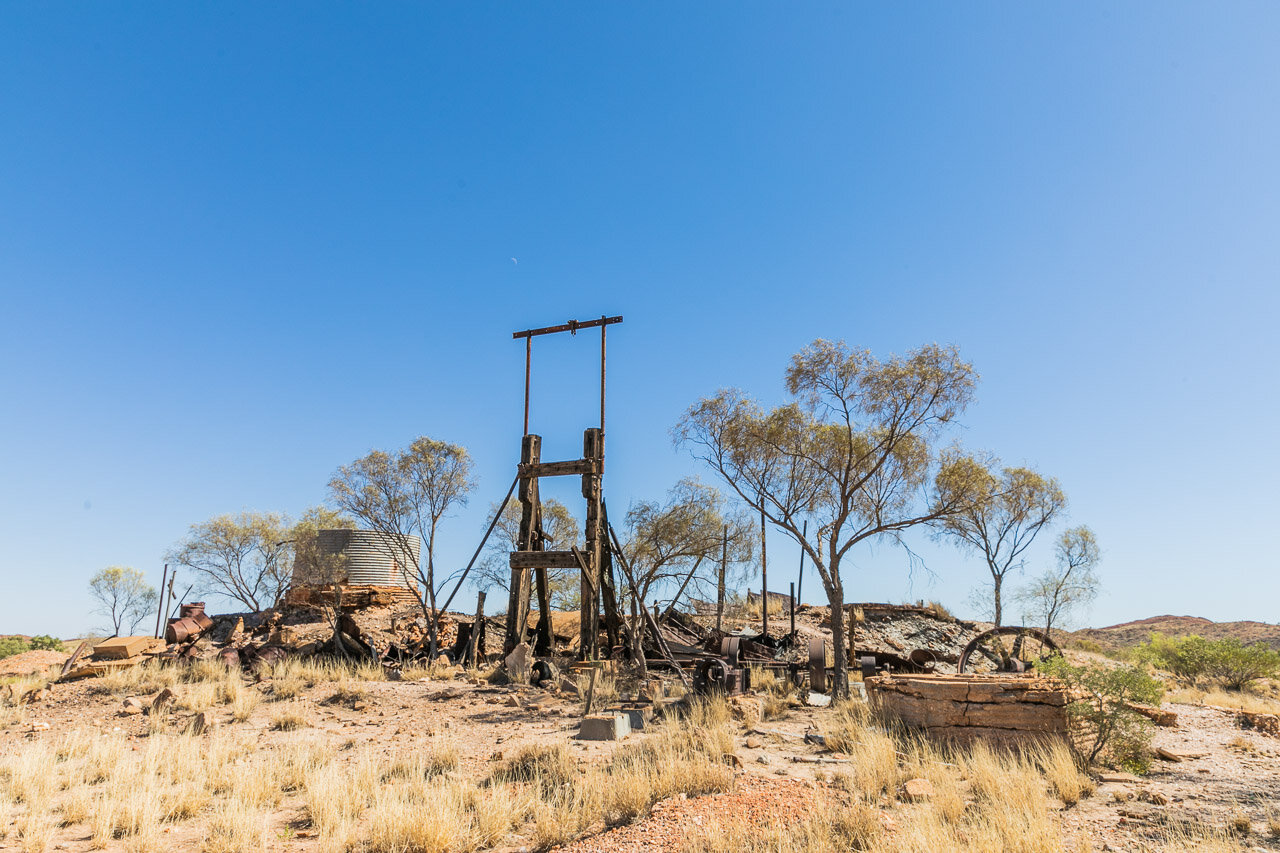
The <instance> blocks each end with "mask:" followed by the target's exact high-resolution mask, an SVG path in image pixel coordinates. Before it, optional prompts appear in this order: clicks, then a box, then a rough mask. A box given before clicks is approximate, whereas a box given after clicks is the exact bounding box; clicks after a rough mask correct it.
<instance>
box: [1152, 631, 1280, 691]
mask: <svg viewBox="0 0 1280 853" xmlns="http://www.w3.org/2000/svg"><path fill="white" fill-rule="evenodd" d="M1136 651H1137V657H1138V659H1139V660H1140V661H1142V662H1145V663H1150V664H1151V665H1153V666H1156V667H1159V668H1160V669H1164V670H1168V671H1169V672H1171V673H1173V675H1174V676H1175V677H1177V678H1179V679H1181V680H1182V681H1185V682H1187V683H1188V684H1195V683H1196V682H1198V681H1201V680H1204V679H1209V680H1216V681H1220V682H1221V683H1223V684H1225V685H1226V686H1227V687H1228V688H1230V689H1232V690H1243V689H1244V688H1245V687H1247V686H1249V685H1250V684H1252V683H1253V682H1255V681H1257V680H1259V679H1262V678H1273V677H1275V675H1276V674H1277V673H1280V652H1278V651H1276V650H1275V649H1272V648H1271V647H1270V646H1268V645H1267V644H1265V643H1254V644H1253V645H1251V646H1246V645H1245V644H1244V643H1242V642H1241V641H1240V640H1239V639H1237V638H1235V637H1224V638H1222V639H1220V640H1206V639H1205V638H1204V637H1197V636H1194V635H1192V636H1190V637H1178V638H1172V637H1166V636H1164V635H1163V634H1153V635H1152V637H1151V641H1150V642H1148V643H1145V644H1143V645H1141V646H1138V648H1137V650H1136Z"/></svg>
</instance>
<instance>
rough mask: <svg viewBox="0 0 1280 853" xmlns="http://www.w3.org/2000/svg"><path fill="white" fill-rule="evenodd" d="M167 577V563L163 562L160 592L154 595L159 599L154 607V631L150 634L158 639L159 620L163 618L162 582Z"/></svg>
mask: <svg viewBox="0 0 1280 853" xmlns="http://www.w3.org/2000/svg"><path fill="white" fill-rule="evenodd" d="M168 578H169V564H168V563H165V564H164V574H162V575H160V594H159V595H157V596H156V598H158V599H159V600H160V606H159V607H157V608H156V632H155V634H153V635H152V636H154V637H156V638H157V639H159V637H160V620H161V619H163V618H164V582H165V581H166V580H168Z"/></svg>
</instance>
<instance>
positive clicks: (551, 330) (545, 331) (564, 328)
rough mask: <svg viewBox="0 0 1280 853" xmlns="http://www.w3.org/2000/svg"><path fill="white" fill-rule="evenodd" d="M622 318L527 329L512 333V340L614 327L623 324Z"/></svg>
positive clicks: (571, 322)
mask: <svg viewBox="0 0 1280 853" xmlns="http://www.w3.org/2000/svg"><path fill="white" fill-rule="evenodd" d="M621 322H622V317H601V318H600V319H599V320H570V321H569V322H568V323H565V324H564V325H561V326H547V327H545V328H542V329H525V330H524V331H523V332H512V333H511V337H512V338H532V337H534V336H536V335H553V334H555V333H556V332H576V331H578V330H579V329H594V328H596V327H597V326H612V325H613V324H614V323H621Z"/></svg>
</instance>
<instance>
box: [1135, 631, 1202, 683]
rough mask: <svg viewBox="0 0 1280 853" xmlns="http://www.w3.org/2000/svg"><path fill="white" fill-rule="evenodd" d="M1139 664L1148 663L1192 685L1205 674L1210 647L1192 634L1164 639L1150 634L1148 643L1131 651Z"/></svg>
mask: <svg viewBox="0 0 1280 853" xmlns="http://www.w3.org/2000/svg"><path fill="white" fill-rule="evenodd" d="M1134 654H1135V657H1136V658H1137V660H1138V661H1139V662H1140V663H1149V664H1151V665H1152V666H1155V667H1158V668H1159V669H1163V670H1166V671H1167V672H1169V673H1171V674H1172V675H1173V677H1174V678H1177V679H1180V680H1182V681H1185V682H1186V683H1188V684H1194V683H1195V682H1196V681H1198V680H1199V679H1201V678H1203V677H1204V676H1205V675H1206V674H1207V673H1208V671H1209V661H1210V657H1211V649H1210V643H1209V641H1208V640H1206V639H1205V638H1204V637H1197V636H1195V635H1194V634H1193V635H1191V636H1190V637H1168V636H1165V635H1164V634H1159V633H1157V634H1152V635H1151V639H1150V641H1148V642H1146V643H1143V644H1142V645H1140V646H1138V647H1137V648H1136V649H1135V650H1134Z"/></svg>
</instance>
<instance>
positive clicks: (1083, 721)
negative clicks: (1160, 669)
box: [1040, 657, 1164, 773]
mask: <svg viewBox="0 0 1280 853" xmlns="http://www.w3.org/2000/svg"><path fill="white" fill-rule="evenodd" d="M1040 666H1041V671H1042V672H1044V673H1045V674H1046V675H1049V676H1051V677H1053V678H1057V679H1058V680H1060V681H1062V682H1063V683H1064V684H1066V686H1067V687H1068V688H1069V689H1071V690H1073V691H1079V692H1081V693H1083V694H1084V698H1082V699H1078V700H1076V701H1074V702H1072V703H1071V704H1070V705H1068V706H1067V713H1068V714H1070V716H1071V718H1072V719H1073V720H1074V721H1075V722H1076V723H1078V724H1079V725H1080V726H1081V728H1082V730H1083V733H1084V738H1083V740H1082V741H1081V742H1077V743H1075V744H1074V749H1075V751H1076V756H1077V760H1079V762H1080V764H1081V766H1082V767H1089V766H1092V765H1093V764H1094V762H1096V761H1097V760H1098V758H1099V757H1100V756H1102V755H1103V754H1104V753H1105V754H1106V755H1107V756H1108V757H1109V758H1110V760H1111V762H1112V763H1113V764H1115V765H1117V766H1120V767H1123V768H1125V769H1126V770H1130V771H1132V772H1135V773H1145V772H1146V771H1147V770H1148V769H1149V768H1150V762H1151V737H1152V733H1153V727H1152V725H1151V721H1150V720H1148V719H1147V718H1145V717H1143V716H1141V715H1140V714H1138V713H1136V712H1134V711H1132V710H1130V709H1129V707H1128V706H1129V705H1130V704H1131V703H1138V704H1148V705H1158V704H1159V703H1160V699H1161V697H1162V696H1163V693H1164V688H1162V687H1161V686H1160V682H1158V681H1156V680H1155V679H1154V678H1152V677H1151V675H1150V674H1149V673H1147V671H1146V670H1144V669H1142V668H1140V667H1136V666H1100V665H1097V664H1090V665H1087V666H1074V665H1072V664H1070V663H1067V661H1066V659H1065V658H1063V657H1054V658H1050V659H1049V660H1047V661H1044V662H1043V663H1042V664H1041V665H1040Z"/></svg>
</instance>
